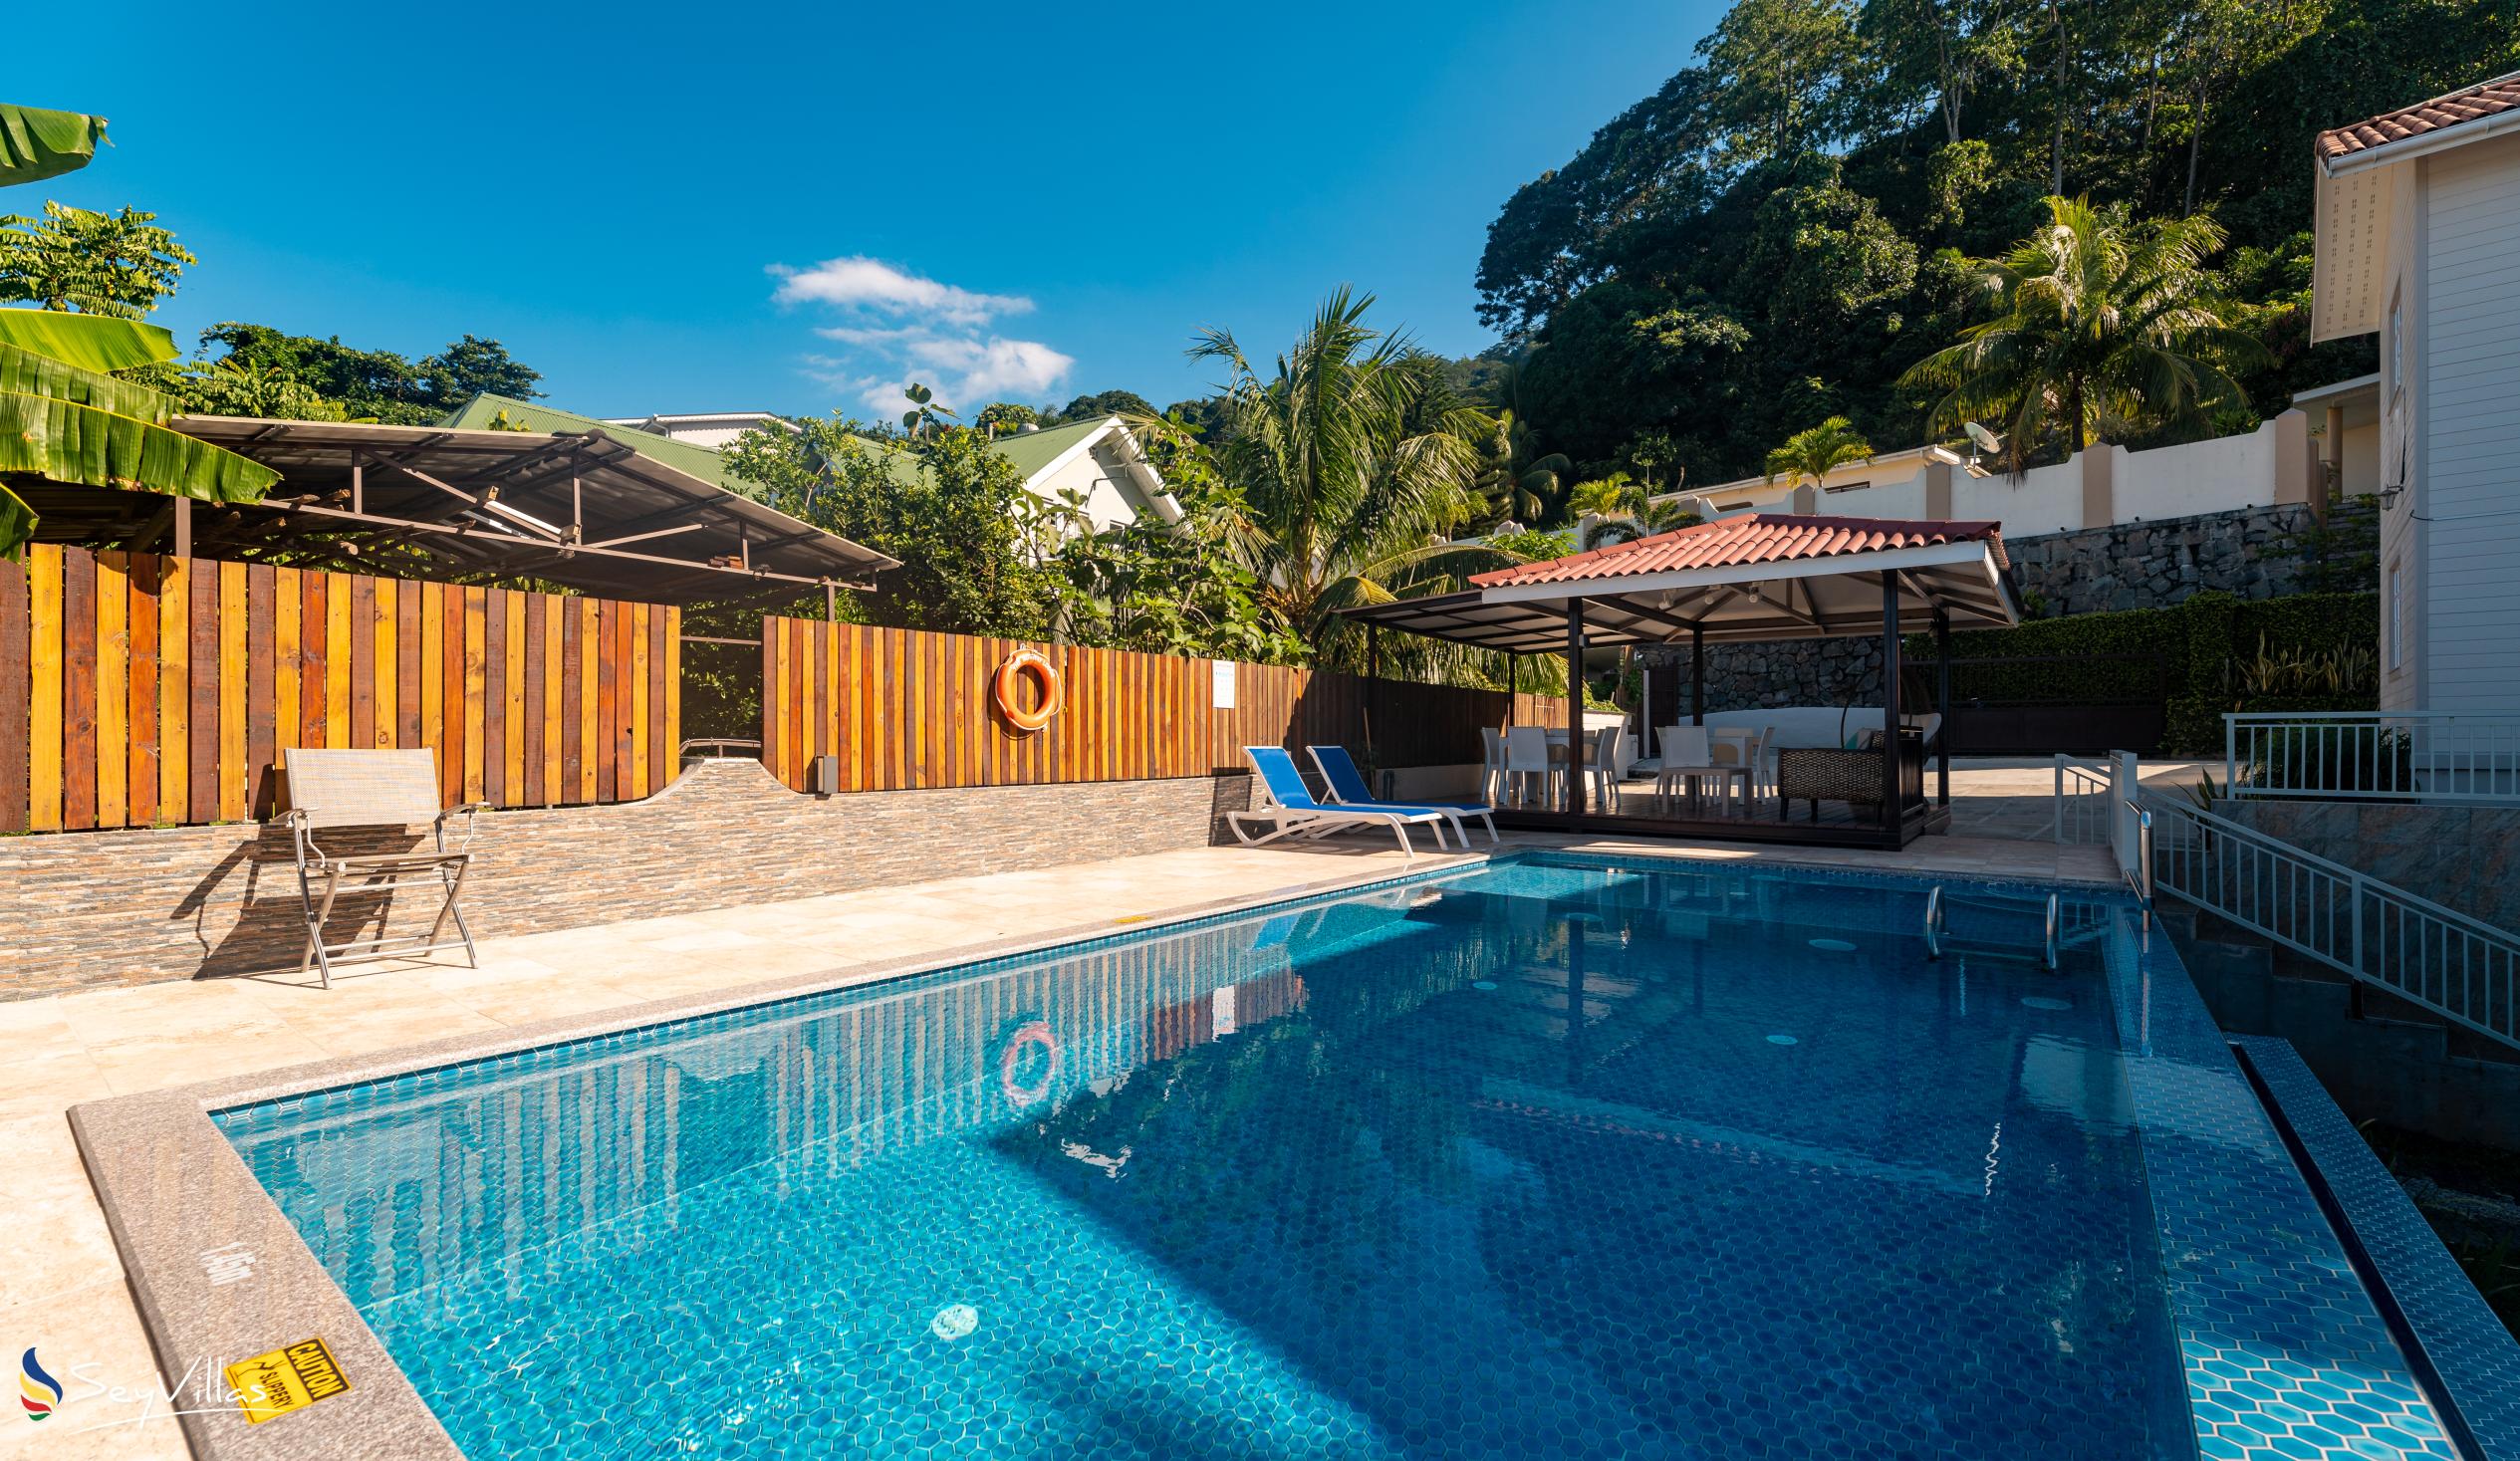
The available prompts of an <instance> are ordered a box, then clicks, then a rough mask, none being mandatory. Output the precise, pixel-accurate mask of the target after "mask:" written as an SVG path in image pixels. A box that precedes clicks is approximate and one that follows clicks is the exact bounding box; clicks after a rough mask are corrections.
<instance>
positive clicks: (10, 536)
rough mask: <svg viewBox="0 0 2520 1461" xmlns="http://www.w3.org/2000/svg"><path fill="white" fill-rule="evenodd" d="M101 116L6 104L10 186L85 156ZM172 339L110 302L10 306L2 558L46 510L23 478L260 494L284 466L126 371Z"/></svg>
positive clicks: (0, 387) (3, 338) (151, 360)
mask: <svg viewBox="0 0 2520 1461" xmlns="http://www.w3.org/2000/svg"><path fill="white" fill-rule="evenodd" d="M104 134H105V123H104V122H103V121H101V120H99V119H97V118H92V117H85V116H81V115H79V114H76V113H67V112H45V111H41V110H38V109H35V108H27V107H15V106H0V185H6V184H9V183H12V182H24V181H32V180H36V179H40V178H44V177H51V176H56V175H58V174H60V173H62V172H66V171H69V170H70V169H72V168H75V167H79V166H82V165H84V164H85V163H86V162H87V161H88V159H89V158H90V157H92V156H94V155H95V150H96V143H97V141H98V140H100V139H101V138H102V137H103V136H104ZM175 355H176V350H175V342H174V337H172V336H170V335H168V334H167V333H166V332H165V331H163V330H161V329H159V328H158V327H156V326H154V325H146V324H142V323H140V322H139V321H137V320H133V319H126V318H123V317H121V316H118V315H115V314H112V313H108V312H102V311H100V312H82V313H75V314H74V313H68V312H64V311H57V310H0V558H8V559H13V560H14V559H17V558H19V557H21V556H22V555H23V554H24V552H25V549H26V545H27V544H28V543H29V542H31V541H32V540H33V539H34V536H35V529H36V526H37V520H36V515H35V511H34V509H33V508H31V507H29V506H28V505H27V503H26V499H25V498H23V497H21V496H19V495H18V494H17V493H16V492H15V491H13V490H12V489H11V488H10V486H9V482H10V481H11V479H13V478H19V479H23V478H36V479H41V480H48V481H55V482H67V483H73V484H76V485H80V486H88V487H116V488H125V489H137V490H140V491H145V492H159V493H166V494H170V495H178V496H184V497H193V498H199V499H202V500H204V501H209V502H250V501H253V500H255V499H257V498H259V497H261V496H262V495H263V493H264V492H265V491H267V490H268V489H269V488H270V486H271V484H272V483H273V482H275V481H278V480H279V476H280V474H279V473H277V472H275V471H273V470H272V469H271V468H269V467H266V466H264V465H262V464H261V463H259V462H255V461H250V460H248V459H246V458H245V457H241V456H238V455H237V454H235V453H234V452H231V451H226V450H223V449H221V448H219V447H216V446H212V445H210V444H209V443H208V442H206V441H200V440H196V439H194V438H193V437H190V436H186V435H184V434H183V433H182V432H179V431H176V430H173V429H171V428H169V427H168V426H167V425H166V422H167V420H168V419H169V418H170V417H171V415H172V414H173V412H172V410H171V408H170V406H169V403H168V402H167V400H166V398H165V397H164V396H163V395H161V394H159V393H158V392H156V391H154V390H151V389H149V388H148V387H146V386H145V385H142V384H139V383H138V382H136V381H132V380H128V379H125V378H122V377H121V376H120V375H119V374H117V373H115V372H118V371H127V370H135V369H139V368H142V367H145V366H149V365H157V364H159V363H161V362H164V361H168V360H172V359H173V358H174V357H175Z"/></svg>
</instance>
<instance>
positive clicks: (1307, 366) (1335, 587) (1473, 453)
mask: <svg viewBox="0 0 2520 1461" xmlns="http://www.w3.org/2000/svg"><path fill="white" fill-rule="evenodd" d="M1373 303H1374V301H1373V297H1372V296H1370V295H1365V296H1360V295H1357V294H1354V293H1352V292H1351V291H1350V290H1348V289H1346V288H1344V287H1343V288H1341V289H1340V290H1338V291H1337V292H1336V293H1334V294H1333V295H1332V296H1331V297H1330V299H1329V300H1328V301H1327V302H1325V303H1324V304H1323V306H1322V307H1321V310H1320V312H1319V313H1318V314H1316V315H1315V316H1314V318H1313V323H1312V325H1311V327H1310V328H1308V329H1307V330H1306V331H1305V332H1304V334H1303V335H1302V337H1301V338H1299V339H1298V340H1297V341H1296V342H1295V343H1294V345H1293V346H1291V347H1290V348H1289V349H1288V350H1287V351H1286V352H1285V353H1284V354H1282V355H1280V356H1279V357H1278V358H1277V361H1276V365H1275V368H1274V369H1273V370H1272V371H1271V373H1269V374H1267V375H1263V374H1261V373H1260V372H1259V371H1258V370H1257V369H1255V368H1254V367H1253V365H1252V364H1251V362H1250V361H1249V359H1248V358H1247V357H1246V356H1245V355H1244V353H1243V349H1242V347H1241V345H1240V344H1239V343H1237V342H1236V340H1235V339H1234V337H1233V335H1232V334H1231V333H1229V332H1227V331H1223V330H1215V331H1209V332H1206V333H1204V334H1202V335H1201V336H1200V337H1199V338H1198V340H1197V343H1196V344H1195V345H1193V346H1192V348H1191V350H1190V355H1191V358H1192V359H1194V360H1203V361H1219V362H1222V363H1224V365H1226V366H1227V367H1228V370H1229V376H1228V379H1227V381H1226V384H1225V390H1224V397H1225V410H1224V418H1225V424H1226V437H1225V440H1224V442H1223V443H1222V445H1221V446H1220V447H1219V448H1218V450H1217V462H1218V465H1219V467H1220V468H1221V470H1222V472H1223V474H1224V476H1225V478H1226V480H1228V481H1230V482H1232V483H1233V484H1234V485H1235V486H1236V487H1238V488H1240V489H1241V491H1242V493H1243V495H1244V498H1245V500H1246V501H1247V503H1248V504H1249V509H1248V510H1249V513H1250V527H1249V533H1248V536H1247V540H1246V544H1245V551H1246V552H1247V553H1248V554H1249V555H1250V567H1251V569H1252V570H1253V572H1254V573H1256V574H1257V575H1258V576H1259V578H1260V581H1261V589H1260V594H1261V598H1262V601H1263V603H1264V604H1266V605H1267V607H1268V608H1269V609H1272V610H1273V611H1275V612H1276V613H1277V614H1278V615H1279V616H1280V617H1281V618H1283V619H1284V620H1285V621H1286V623H1287V624H1288V625H1290V626H1291V627H1293V628H1294V629H1295V630H1296V631H1297V632H1299V633H1301V634H1303V635H1304V636H1305V637H1306V638H1307V639H1309V640H1311V641H1312V643H1313V645H1314V647H1315V650H1316V652H1317V653H1320V654H1323V655H1326V656H1328V657H1330V658H1331V659H1333V660H1352V659H1353V654H1352V652H1351V650H1350V648H1349V646H1348V645H1347V644H1346V642H1345V637H1344V635H1342V634H1341V633H1340V632H1339V631H1340V629H1341V627H1342V626H1341V625H1340V624H1338V623H1336V622H1334V621H1333V618H1332V610H1334V609H1341V608H1345V607H1347V606H1349V605H1356V604H1379V603H1386V602H1389V601H1391V600H1392V599H1394V598H1396V597H1398V596H1399V595H1401V594H1402V593H1406V592H1413V591H1416V590H1422V589H1426V588H1430V587H1433V586H1435V585H1437V584H1446V585H1448V584H1450V583H1453V582H1457V581H1458V578H1459V576H1461V575H1462V574H1465V573H1470V572H1476V571H1478V570H1480V569H1486V568H1495V567H1502V566H1505V565H1506V564H1509V563H1512V562H1514V561H1515V560H1514V559H1512V558H1511V557H1510V556H1508V555H1506V554H1503V553H1500V552H1498V551H1497V550H1495V549H1492V548H1485V547H1478V546H1472V545H1461V544H1455V543H1453V542H1451V541H1450V540H1451V537H1452V535H1453V534H1454V533H1455V532H1456V531H1458V530H1459V529H1461V528H1462V527H1463V526H1465V525H1466V524H1468V523H1470V522H1471V521H1472V520H1473V518H1474V517H1475V515H1476V514H1477V511H1478V499H1477V497H1476V495H1475V494H1474V492H1473V491H1472V490H1471V489H1472V485H1473V483H1475V481H1476V480H1477V477H1478V471H1479V456H1478V443H1479V441H1480V440H1481V439H1483V438H1484V437H1486V436H1487V435H1488V434H1489V432H1490V430H1491V429H1492V427H1491V425H1490V423H1489V421H1488V419H1487V418H1486V417H1485V416H1483V415H1481V414H1480V413H1479V412H1478V411H1476V410H1473V409H1471V408H1469V407H1467V406H1461V405H1458V404H1455V403H1453V401H1452V399H1451V397H1450V396H1449V394H1448V392H1446V391H1445V390H1444V389H1443V371H1442V362H1441V361H1439V360H1437V359H1436V358H1434V357H1432V356H1428V355H1426V354H1424V353H1422V352H1420V351H1418V350H1417V349H1416V348H1415V347H1414V346H1413V345H1411V344H1410V342H1409V340H1408V338H1407V337H1406V336H1404V335H1402V334H1399V333H1397V332H1389V333H1386V332H1381V331H1377V330H1375V329H1374V328H1373V327H1371V326H1370V325H1368V324H1367V323H1366V313H1367V311H1368V309H1369V308H1371V306H1372V305H1373Z"/></svg>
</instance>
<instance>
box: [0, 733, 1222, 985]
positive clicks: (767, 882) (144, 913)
mask: <svg viewBox="0 0 2520 1461" xmlns="http://www.w3.org/2000/svg"><path fill="white" fill-rule="evenodd" d="M1249 805H1250V778H1249V777H1248V776H1244V775H1240V774H1234V775H1224V776H1213V777H1205V776H1202V777H1190V778H1183V779H1178V780H1168V781H1116V782H1083V783H1071V784H1068V785H1062V786H1022V787H971V788H956V789H950V790H936V791H912V792H861V793H856V794H852V795H847V796H838V797H829V798H817V797H809V796H800V795H798V794H797V793H794V792H791V791H789V790H787V789H786V788H785V787H783V786H781V785H779V783H778V782H777V781H776V780H774V779H773V778H772V777H771V776H770V774H769V773H768V772H767V771H765V770H763V769H762V766H761V764H760V763H759V762H757V761H693V762H690V763H688V764H686V765H685V767H684V769H683V773H682V776H681V778H680V779H679V780H678V781H676V782H675V783H674V784H673V785H672V786H671V787H668V788H667V789H666V790H665V791H663V792H662V793H659V794H658V795H656V796H654V797H650V798H648V799H647V800H646V801H644V802H633V803H625V804H622V805H619V806H612V807H572V808H561V809H557V810H550V811H517V812H493V813H488V814H485V815H484V816H483V817H482V819H481V825H480V830H479V833H478V835H477V836H476V837H475V839H474V841H473V848H474V850H475V851H476V852H478V853H479V856H478V858H477V859H476V860H475V862H474V864H473V867H472V870H471V874H470V876H469V878H468V880H467V881H466V883H465V887H464V899H463V907H464V909H465V914H466V917H467V919H468V920H469V921H470V923H471V925H472V931H473V934H474V936H475V937H476V938H486V937H495V936H497V935H500V934H512V933H538V932H543V931H546V930H550V929H555V928H570V927H578V926H583V925H586V924H591V923H607V922H613V921H616V920H620V919H628V918H641V917H651V916H657V915H662V914H671V913H689V912H697V911H700V910H702V909H707V908H723V907H733V906H738V905H741V904H746V903H761V902H773V901H778V900H782V899H789V898H803V897H812V896H815V895H817V894H821V893H830V892H842V891H846V890H849V889H852V888H863V887H875V886H882V885H884V884H889V883H903V882H917V881H921V880H924V879H927V878H935V877H953V876H962V875H968V874H972V873H980V872H996V871H1005V870H1010V869H1014V868H1023V867H1045V866H1052V865H1056V864H1058V863H1062V862H1080V861H1088V860H1093V859H1097V858H1104V857H1119V856H1128V855H1131V854H1134V853H1140V852H1161V851H1164V850H1167V849H1173V848H1189V847H1205V846H1207V845H1208V844H1210V843H1211V842H1213V841H1215V840H1216V839H1217V838H1218V837H1219V836H1220V829H1221V826H1222V817H1223V814H1224V813H1225V812H1226V811H1227V810H1239V809H1241V808H1244V807H1247V806H1249ZM413 845H414V843H413V842H412V840H411V839H408V838H405V839H399V840H396V841H394V842H393V843H391V844H390V845H378V844H372V845H371V846H372V847H374V850H377V851H386V850H399V849H400V848H403V847H408V846H413ZM327 846H328V847H329V848H333V849H334V850H336V851H350V852H359V851H368V850H370V848H368V847H353V846H351V845H350V843H349V842H348V841H347V840H344V841H342V842H340V843H338V844H337V843H335V842H333V841H332V840H329V839H328V840H327ZM364 901H366V902H368V903H371V904H374V903H376V902H378V899H374V898H370V899H366V900H364ZM424 903H425V904H426V905H427V906H428V907H429V908H431V909H432V910H433V907H434V899H433V897H430V896H429V895H428V894H427V892H426V891H425V890H422V889H415V890H413V893H412V894H411V895H410V900H409V901H408V902H407V903H406V904H405V908H406V910H418V909H420V908H422V907H423V905H424ZM405 916H407V912H406V915H405ZM352 926H353V925H352V923H351V922H350V920H349V919H348V918H343V917H337V922H336V927H335V928H334V929H333V931H332V933H331V939H332V941H335V942H339V941H341V940H342V939H344V938H346V937H347V936H348V935H349V933H350V931H351V928H352ZM305 929H306V920H305V915H304V914H303V913H302V912H301V911H300V909H299V905H298V893H297V879H296V869H295V863H294V859H293V856H292V853H291V851H290V842H289V835H288V832H287V830H286V829H285V828H283V827H281V826H279V825H278V824H273V825H269V826H258V825H229V826H221V827H179V828H162V829H154V830H142V831H129V832H80V833H62V834H52V835H44V836H31V837H14V838H6V839H0V1000H6V999H21V998H27V997H30V996H34V995H41V994H52V993H59V992H62V991H66V990H73V989H79V988H86V987H93V986H100V985H125V984H141V983H148V982H152V981H156V980H163V979H184V978H190V977H193V976H196V975H204V974H235V973H243V972H248V971H254V970H263V969H271V968H295V967H296V966H297V962H298V955H299V950H300V949H301V948H302V947H303V945H304V940H305Z"/></svg>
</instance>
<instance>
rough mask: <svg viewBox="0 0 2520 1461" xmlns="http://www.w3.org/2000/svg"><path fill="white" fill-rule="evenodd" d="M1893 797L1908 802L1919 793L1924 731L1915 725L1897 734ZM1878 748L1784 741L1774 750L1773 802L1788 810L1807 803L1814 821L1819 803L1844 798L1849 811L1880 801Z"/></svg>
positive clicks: (1914, 800)
mask: <svg viewBox="0 0 2520 1461" xmlns="http://www.w3.org/2000/svg"><path fill="white" fill-rule="evenodd" d="M1898 753H1899V754H1898V761H1899V768H1898V770H1899V775H1898V781H1899V792H1900V797H1899V801H1900V804H1901V805H1902V806H1914V805H1916V804H1917V803H1920V802H1922V801H1923V800H1924V796H1925V735H1924V732H1923V731H1921V730H1919V729H1917V728H1916V727H1913V726H1910V727H1906V728H1904V729H1902V730H1900V732H1899V735H1898ZM1882 772H1883V767H1882V751H1881V749H1880V747H1878V746H1876V747H1874V748H1872V749H1870V750H1858V751H1850V750H1847V749H1845V748H1843V747H1837V746H1788V747H1786V748H1785V749H1784V750H1781V751H1779V752H1777V753H1776V798H1777V805H1778V806H1779V808H1780V809H1781V810H1782V811H1783V812H1784V813H1785V815H1786V816H1788V817H1791V816H1793V815H1794V804H1795V803H1796V802H1798V801H1808V802H1810V803H1811V820H1812V821H1814V822H1818V821H1819V820H1820V804H1821V803H1822V802H1844V803H1846V804H1847V807H1848V810H1849V811H1854V810H1856V809H1858V808H1863V807H1875V808H1878V807H1880V806H1881V805H1882V790H1883V784H1884V780H1885V778H1884V777H1883V774H1882Z"/></svg>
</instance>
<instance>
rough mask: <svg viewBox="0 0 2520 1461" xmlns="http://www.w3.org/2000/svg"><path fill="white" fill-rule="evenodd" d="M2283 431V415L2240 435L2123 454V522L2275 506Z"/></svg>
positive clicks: (2119, 483)
mask: <svg viewBox="0 0 2520 1461" xmlns="http://www.w3.org/2000/svg"><path fill="white" fill-rule="evenodd" d="M2300 427H2301V422H2300V419H2299V418H2298V417H2296V418H2294V420H2293V422H2292V423H2291V428H2292V429H2300ZM2283 429H2286V423H2285V422H2284V418H2283V417H2280V416H2278V417H2275V418H2273V419H2270V420H2266V421H2262V422H2260V423H2259V424H2258V428H2257V429H2256V430H2255V431H2251V432H2247V433H2245V434H2243V435H2239V436H2221V437H2216V438H2215V439H2213V440H2211V441H2191V442H2188V443H2186V444H2185V445H2182V446H2163V447H2158V448H2155V449H2154V450H2151V451H2121V452H2120V453H2119V456H2118V460H2117V463H2116V474H2115V476H2113V477H2112V478H2111V480H2112V482H2113V483H2114V484H2115V487H2116V494H2115V495H2116V499H2117V507H2118V521H2120V522H2122V523H2128V522H2153V521H2156V520H2158V519H2161V518H2184V517H2193V516H2195V515H2196V514H2198V513H2205V512H2231V511H2233V510H2235V509H2238V508H2244V507H2268V506H2271V505H2273V504H2274V502H2275V501H2276V496H2275V492H2276V481H2275V457H2276V450H2275V433H2276V432H2277V431H2279V430H2283Z"/></svg>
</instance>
